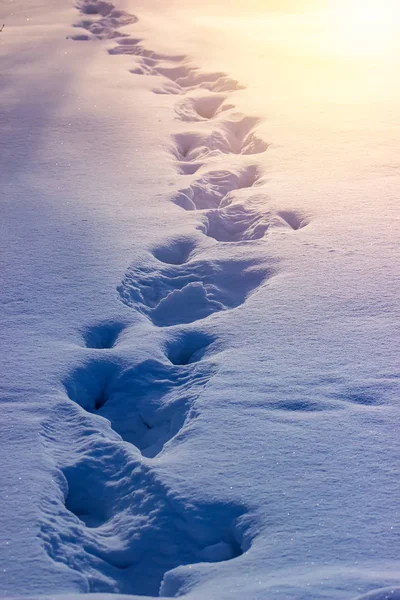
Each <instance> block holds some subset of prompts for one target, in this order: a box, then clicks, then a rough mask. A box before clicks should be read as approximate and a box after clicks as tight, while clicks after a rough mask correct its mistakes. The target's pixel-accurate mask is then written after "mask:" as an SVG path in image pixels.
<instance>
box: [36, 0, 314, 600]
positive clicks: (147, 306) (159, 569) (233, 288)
mask: <svg viewBox="0 0 400 600" xmlns="http://www.w3.org/2000/svg"><path fill="white" fill-rule="evenodd" d="M77 8H78V10H79V11H80V14H81V20H80V21H79V22H78V23H76V25H75V26H76V27H77V29H78V32H77V33H76V34H75V35H73V36H72V39H74V40H80V41H83V40H89V39H106V40H111V39H112V40H115V41H116V44H117V45H116V46H114V47H113V48H111V49H110V50H109V53H110V54H115V55H118V54H125V55H126V54H128V55H132V57H134V59H135V61H136V65H135V67H133V68H132V73H133V74H135V75H139V74H141V75H146V76H151V77H153V78H154V80H155V87H154V92H155V93H164V94H174V95H177V96H180V100H179V102H178V103H177V105H176V114H177V118H178V120H179V121H180V122H181V124H182V126H185V127H186V129H185V130H182V131H180V132H179V133H177V134H176V135H174V136H172V138H171V156H172V158H173V159H174V161H175V165H176V170H177V173H179V174H180V175H181V176H182V179H183V180H184V181H185V184H184V185H182V187H181V189H180V190H179V191H177V192H176V193H175V194H174V195H173V197H172V198H171V199H172V201H173V202H174V203H175V204H176V205H177V206H179V207H181V209H182V210H185V211H195V212H196V213H197V215H198V229H199V230H200V231H201V232H202V233H203V234H204V235H206V236H208V237H210V238H213V239H214V240H216V242H218V243H219V244H221V243H228V244H231V245H235V244H238V243H244V242H247V243H248V242H254V241H255V240H260V239H262V238H263V237H264V236H265V235H266V233H267V231H268V230H269V229H270V228H272V227H286V228H291V229H294V230H296V229H299V228H301V227H303V226H304V225H306V224H307V222H306V219H305V218H304V217H303V216H302V215H300V214H297V213H295V212H292V211H287V210H282V211H279V212H276V211H271V210H268V208H266V205H267V202H266V197H265V194H262V192H261V186H262V185H263V183H264V181H263V178H262V174H261V169H260V167H259V165H258V163H257V160H256V156H257V155H259V154H263V153H265V152H266V151H267V149H268V144H267V143H266V142H265V141H264V140H262V139H261V138H260V137H259V136H258V134H257V131H256V126H257V124H258V119H256V118H254V117H247V116H245V115H242V114H240V113H238V112H237V111H236V109H235V106H234V104H233V103H232V99H231V98H232V94H233V92H235V91H237V90H240V89H241V86H240V85H239V84H238V82H237V81H235V80H233V79H231V78H230V77H228V76H227V75H226V74H225V73H203V72H201V71H200V70H199V69H198V68H196V67H194V66H192V65H191V64H190V60H189V58H188V57H186V56H173V55H165V54H160V53H157V52H154V51H152V50H148V49H146V48H145V47H144V46H143V45H142V43H141V40H140V39H136V38H132V37H130V36H128V35H126V34H125V33H123V32H121V31H120V28H121V27H123V26H125V25H131V24H133V23H135V22H136V21H137V18H136V17H135V16H134V15H131V14H129V13H127V12H125V11H122V10H118V9H116V8H115V6H114V5H113V4H111V3H110V2H107V1H105V0H79V2H78V3H77ZM224 157H225V159H227V158H229V160H230V161H231V163H232V166H231V168H229V169H225V168H224V169H221V168H220V166H219V163H220V161H221V158H224ZM225 164H226V161H225ZM198 172H199V173H198ZM197 173H198V174H197ZM196 174H197V175H196ZM196 240H197V238H196V236H193V238H187V237H182V238H179V239H174V240H166V242H165V244H164V245H161V246H158V247H156V248H154V249H153V253H152V257H151V261H150V262H149V264H148V265H146V266H140V265H139V266H137V265H133V266H132V267H130V268H129V269H128V271H127V273H126V275H125V277H124V279H123V281H122V282H121V284H120V286H119V287H118V292H119V295H120V298H121V300H122V301H123V302H124V303H125V304H127V305H128V306H131V307H133V308H134V309H135V310H138V311H140V312H141V313H143V314H145V315H146V317H147V318H148V319H149V320H150V322H151V323H152V325H153V326H154V327H156V328H157V331H158V332H161V331H164V332H165V334H166V335H164V336H163V337H162V338H161V339H162V345H161V349H160V353H159V355H158V356H154V352H152V356H148V357H144V358H143V357H142V358H140V359H138V361H137V362H136V363H135V364H132V361H130V360H125V359H124V353H123V350H122V344H121V338H123V336H124V324H123V323H116V322H111V323H100V324H96V325H94V326H92V327H89V328H88V329H87V330H86V331H85V332H83V340H84V345H85V347H86V350H85V352H87V353H88V354H87V359H85V360H84V362H83V363H82V362H81V363H80V364H79V365H78V366H77V368H76V369H75V371H74V372H72V373H70V375H69V376H68V377H67V378H66V380H65V381H64V388H65V393H66V395H67V397H68V398H69V400H70V401H72V402H73V403H74V406H75V409H74V411H73V413H72V415H71V414H70V409H69V411H68V413H66V415H65V418H64V419H62V425H61V426H60V432H59V435H57V432H54V431H52V427H49V428H48V429H46V432H45V434H44V435H45V439H46V440H47V441H48V442H49V443H50V444H51V445H52V447H53V448H54V447H55V446H56V445H57V444H56V440H57V439H58V437H61V438H62V437H63V436H65V425H66V424H67V425H68V427H69V430H70V431H71V433H72V432H74V433H75V437H77V438H78V439H79V440H80V442H79V443H77V445H76V446H74V447H69V448H68V452H65V451H64V450H61V451H60V459H59V460H60V468H61V470H62V476H61V477H60V482H59V489H60V502H61V503H62V506H63V509H62V518H63V523H64V529H65V528H67V529H68V531H69V536H66V535H65V531H64V532H63V533H61V531H60V528H59V527H58V522H57V518H56V516H55V514H54V501H53V500H51V501H49V504H48V507H47V521H46V524H44V525H43V528H42V539H43V541H44V544H45V547H46V549H47V551H48V553H49V555H50V556H51V557H52V558H53V559H54V560H56V561H59V562H62V563H64V564H66V565H67V566H69V567H70V568H73V569H76V570H77V571H78V572H80V573H82V574H83V575H85V576H87V591H90V592H117V593H127V594H138V595H152V596H157V595H160V596H164V597H173V596H176V595H180V589H181V585H182V583H183V579H184V578H183V579H182V582H181V581H180V575H179V570H178V571H173V569H175V568H176V567H179V566H181V565H187V564H192V563H197V562H218V561H225V560H230V559H233V558H236V557H238V556H240V555H241V554H242V553H243V552H245V551H246V550H247V549H248V548H249V546H250V539H249V533H248V529H246V527H245V523H246V515H245V510H244V507H243V506H235V505H229V504H226V503H225V504H224V503H221V504H219V503H216V502H214V503H213V504H208V505H204V506H203V505H200V504H198V505H193V504H191V503H190V502H188V501H185V500H184V499H179V498H176V495H174V493H173V490H171V489H169V488H168V487H166V486H165V485H164V484H163V483H162V482H161V481H160V480H159V476H158V475H157V471H156V470H155V469H154V468H153V467H152V461H153V460H154V459H156V457H157V456H158V455H160V453H161V452H162V451H163V450H164V452H168V443H169V442H170V441H171V440H172V439H175V440H176V439H177V436H180V435H184V434H185V431H187V430H188V428H190V423H191V422H192V421H193V420H194V419H195V418H196V415H197V413H198V409H197V408H196V403H197V399H198V398H199V397H200V396H201V394H202V391H203V390H204V388H205V386H206V385H207V384H208V382H209V381H210V379H211V378H212V376H213V374H214V372H215V364H214V363H213V360H212V356H213V345H214V342H215V341H216V340H215V339H214V338H213V336H211V335H208V334H206V333H204V328H202V329H201V330H200V329H198V330H197V329H196V323H198V322H199V321H200V320H203V319H206V318H208V317H210V316H211V315H212V314H214V313H217V312H221V311H225V310H230V309H233V308H235V307H238V306H240V305H241V304H243V303H244V302H245V301H246V299H247V298H248V297H249V296H250V295H251V294H252V293H254V292H255V291H256V290H257V289H258V288H259V286H261V285H262V284H263V283H264V282H265V281H267V280H268V278H270V277H271V276H272V275H273V269H272V267H271V266H270V264H268V263H267V261H266V259H265V257H264V251H262V252H261V253H260V256H259V257H258V258H255V257H254V253H253V254H252V255H251V256H249V258H248V259H243V258H241V259H238V258H236V257H235V253H234V252H233V253H232V254H231V256H229V252H228V253H225V254H224V256H223V257H218V256H217V258H216V259H215V260H213V261H210V260H208V259H205V258H202V256H201V253H200V255H199V254H198V252H197V248H196V245H197V242H196ZM219 244H216V249H217V250H218V248H219V247H220V246H219ZM232 248H234V246H232ZM149 265H150V266H149ZM162 328H166V329H164V330H163V329H162ZM157 339H160V338H157ZM63 400H64V399H63ZM59 410H60V411H61V412H62V411H63V409H62V407H61V405H60V408H59ZM53 429H54V427H53ZM63 432H64V433H63ZM71 439H74V436H73V435H71ZM77 540H79V543H77Z"/></svg>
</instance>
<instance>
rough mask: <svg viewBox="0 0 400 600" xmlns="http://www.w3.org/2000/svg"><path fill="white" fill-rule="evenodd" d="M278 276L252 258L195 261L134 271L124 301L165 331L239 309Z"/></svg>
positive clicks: (128, 277) (126, 282)
mask: <svg viewBox="0 0 400 600" xmlns="http://www.w3.org/2000/svg"><path fill="white" fill-rule="evenodd" d="M272 275H273V271H272V269H271V268H269V267H266V266H265V265H264V264H259V263H258V262H257V261H254V260H253V261H252V260H247V261H246V260H226V261H205V260H197V261H190V262H189V263H187V264H184V265H179V266H176V267H173V268H172V267H168V266H165V267H160V268H137V267H132V268H131V269H129V271H128V272H127V274H126V276H125V277H124V279H123V281H122V283H121V284H120V285H119V286H118V292H119V294H120V297H121V300H122V301H123V302H124V303H125V304H127V305H128V306H132V307H134V308H137V309H139V310H141V311H142V312H143V313H145V314H147V315H148V316H149V317H150V319H151V320H152V321H153V323H154V324H155V325H157V326H159V327H166V326H170V325H178V324H184V323H192V322H194V321H197V320H200V319H204V318H205V317H208V316H209V315H211V314H212V313H215V312H218V311H223V310H227V309H230V308H235V307H236V306H239V305H240V304H242V303H243V302H244V301H245V300H246V298H247V297H248V296H249V295H250V293H251V292H252V291H253V290H255V289H257V288H258V287H259V286H260V285H261V284H262V283H263V282H264V281H266V280H267V279H268V278H270V277H271V276H272Z"/></svg>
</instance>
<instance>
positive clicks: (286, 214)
mask: <svg viewBox="0 0 400 600" xmlns="http://www.w3.org/2000/svg"><path fill="white" fill-rule="evenodd" d="M277 215H278V216H279V217H280V218H281V219H283V220H284V221H285V222H286V223H287V224H288V225H289V227H291V228H292V229H294V230H295V231H296V230H297V229H302V228H303V227H305V226H306V225H308V223H309V220H308V219H307V218H306V217H305V216H304V215H301V214H300V213H297V212H295V211H290V210H281V211H279V212H278V213H277Z"/></svg>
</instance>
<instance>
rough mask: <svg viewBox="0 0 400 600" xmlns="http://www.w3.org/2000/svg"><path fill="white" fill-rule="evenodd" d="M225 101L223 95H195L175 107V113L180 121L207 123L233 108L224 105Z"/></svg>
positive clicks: (230, 105) (225, 98) (225, 97)
mask: <svg viewBox="0 0 400 600" xmlns="http://www.w3.org/2000/svg"><path fill="white" fill-rule="evenodd" d="M226 100H227V96H226V95H225V94H216V93H208V94H204V93H202V94H197V95H195V96H189V97H187V98H185V99H184V101H183V102H180V103H179V104H178V105H177V106H176V107H175V112H176V114H177V115H178V117H179V118H180V120H181V121H209V120H210V119H213V118H215V117H217V116H218V115H220V114H221V113H222V112H225V111H227V110H230V109H232V108H234V106H233V105H232V104H225V102H226Z"/></svg>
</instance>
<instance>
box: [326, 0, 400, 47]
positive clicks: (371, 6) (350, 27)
mask: <svg viewBox="0 0 400 600" xmlns="http://www.w3.org/2000/svg"><path fill="white" fill-rule="evenodd" d="M335 4H336V3H335ZM399 4H400V3H399V0H346V1H345V2H343V1H342V2H340V3H339V5H337V4H336V6H335V8H334V9H333V10H332V23H331V27H329V30H330V34H329V35H328V38H331V39H330V40H329V39H328V40H327V41H328V42H329V41H330V42H332V43H333V44H334V45H335V46H336V50H338V51H339V52H340V53H341V54H343V53H344V54H350V55H352V54H354V55H365V54H375V55H376V54H381V53H385V52H386V51H387V50H388V48H389V47H390V46H393V45H394V44H396V43H397V39H396V37H398V33H399V27H400V6H399Z"/></svg>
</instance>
